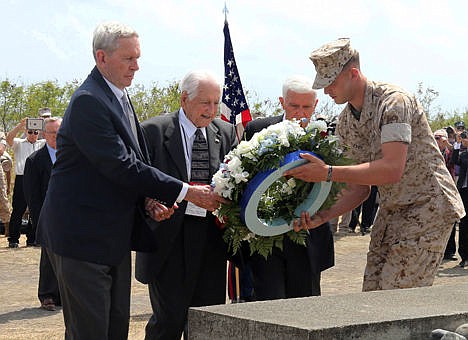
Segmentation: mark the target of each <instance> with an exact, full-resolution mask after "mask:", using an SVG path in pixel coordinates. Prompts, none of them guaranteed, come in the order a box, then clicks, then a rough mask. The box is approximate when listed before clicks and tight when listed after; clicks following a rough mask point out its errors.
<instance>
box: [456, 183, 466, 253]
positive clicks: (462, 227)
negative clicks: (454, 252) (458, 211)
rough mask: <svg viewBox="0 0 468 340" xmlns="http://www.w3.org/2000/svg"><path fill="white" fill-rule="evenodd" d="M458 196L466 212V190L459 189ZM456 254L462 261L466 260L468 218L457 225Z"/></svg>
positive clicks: (464, 218)
mask: <svg viewBox="0 0 468 340" xmlns="http://www.w3.org/2000/svg"><path fill="white" fill-rule="evenodd" d="M460 196H461V198H462V201H463V206H464V207H465V210H468V188H463V189H460ZM458 254H460V257H461V259H462V260H468V218H467V217H466V216H465V217H463V218H462V219H461V220H460V224H459V225H458Z"/></svg>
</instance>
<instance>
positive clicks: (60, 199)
mask: <svg viewBox="0 0 468 340" xmlns="http://www.w3.org/2000/svg"><path fill="white" fill-rule="evenodd" d="M134 118H135V120H136V117H134ZM137 130H138V142H139V145H140V146H138V145H137V143H136V140H135V138H134V136H133V134H132V132H131V127H130V124H129V122H128V119H127V118H126V116H125V115H124V112H123V109H122V106H121V105H120V102H119V100H118V99H117V98H116V96H115V95H114V93H113V92H112V90H111V89H110V88H109V86H108V85H107V83H106V82H105V80H104V78H103V77H102V75H101V74H100V72H99V70H98V69H97V68H96V67H95V68H94V69H93V70H92V71H91V74H90V75H89V76H88V77H87V79H86V80H85V81H84V82H83V84H82V85H81V86H80V87H79V88H78V89H77V90H76V91H75V93H74V94H73V96H72V98H71V101H70V104H69V105H68V108H67V110H66V111H65V115H64V117H63V121H62V124H61V126H60V129H59V131H58V134H57V161H56V162H55V164H54V167H53V169H52V173H51V178H50V182H49V188H48V191H47V195H46V198H45V201H44V205H43V207H42V210H41V214H40V217H39V223H38V231H37V235H38V237H39V242H40V243H41V245H43V246H45V247H47V248H49V249H50V250H52V251H53V252H54V253H56V254H58V255H61V256H65V257H70V258H73V259H77V260H82V261H88V262H93V263H98V264H104V265H116V264H119V263H120V262H121V260H122V258H123V257H124V256H125V255H126V254H128V251H129V250H130V249H131V234H132V229H134V226H135V225H138V226H140V224H139V223H138V224H135V221H136V218H139V217H140V213H141V205H142V204H143V203H142V202H143V200H144V197H151V198H155V199H157V200H159V201H160V202H162V203H163V204H168V205H172V204H173V203H174V202H175V200H176V199H177V196H178V194H179V193H180V190H181V188H182V182H181V181H180V180H177V179H174V178H172V177H170V176H167V175H166V174H164V173H163V172H161V171H160V170H158V169H156V168H153V167H151V166H149V165H148V164H149V156H148V151H147V148H146V144H145V140H144V138H143V136H142V132H141V128H140V126H139V124H138V122H137Z"/></svg>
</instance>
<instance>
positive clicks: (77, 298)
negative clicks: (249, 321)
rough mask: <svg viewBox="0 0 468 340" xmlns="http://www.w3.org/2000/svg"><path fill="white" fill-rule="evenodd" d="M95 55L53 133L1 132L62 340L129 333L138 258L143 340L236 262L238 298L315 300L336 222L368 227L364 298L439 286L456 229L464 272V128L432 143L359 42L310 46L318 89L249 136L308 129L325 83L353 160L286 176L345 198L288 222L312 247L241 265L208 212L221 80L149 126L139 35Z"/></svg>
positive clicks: (224, 133) (45, 299)
mask: <svg viewBox="0 0 468 340" xmlns="http://www.w3.org/2000/svg"><path fill="white" fill-rule="evenodd" d="M92 46H93V57H94V60H95V67H94V68H93V69H92V71H91V73H90V75H89V76H88V78H87V79H86V80H85V81H84V82H83V84H82V85H81V86H80V87H79V88H78V89H77V90H76V92H75V93H74V94H73V96H72V98H71V100H70V103H69V106H68V108H67V110H66V112H65V114H64V116H63V120H62V118H58V117H52V114H51V112H50V110H48V109H41V110H40V113H39V115H40V117H41V118H44V120H43V127H41V128H32V127H31V126H30V124H29V123H28V119H23V120H22V121H21V122H19V123H18V125H17V126H15V128H13V129H12V131H10V132H9V133H8V134H7V136H6V137H5V136H4V135H2V136H0V137H1V138H0V155H6V148H7V146H10V147H11V148H12V151H13V154H14V163H15V167H14V170H15V182H14V188H13V199H12V207H10V206H9V200H8V193H9V183H10V180H9V179H8V177H7V176H5V174H6V173H7V172H9V168H8V162H5V166H4V165H3V162H2V167H0V189H1V195H0V196H1V197H0V204H1V210H0V212H1V215H0V218H1V220H2V222H3V225H4V229H5V233H6V234H8V246H9V247H10V248H13V249H14V248H18V246H19V236H20V229H21V226H22V219H23V216H24V214H25V211H26V209H27V207H28V208H29V209H28V210H29V219H28V221H29V222H28V223H29V226H28V227H27V241H26V242H27V246H40V247H41V259H40V278H39V284H38V297H39V300H40V302H41V306H42V308H43V309H45V310H55V309H56V307H57V306H63V317H64V322H65V338H67V339H126V338H127V334H128V327H129V316H130V282H131V280H130V279H131V256H130V254H131V251H132V250H134V251H136V252H137V256H136V263H135V266H136V268H135V273H136V278H137V280H139V281H140V282H142V283H145V284H147V285H148V291H149V299H150V301H151V306H152V308H153V315H152V316H151V317H150V319H149V320H148V323H147V326H146V339H180V337H181V335H182V334H186V332H187V330H186V323H187V313H188V309H189V307H192V306H206V305H213V304H223V303H225V301H226V296H225V291H226V284H227V282H226V263H227V261H228V260H230V261H231V262H232V263H235V264H236V265H237V266H239V267H240V272H241V273H240V277H241V286H242V288H243V291H244V292H245V296H242V298H243V299H244V300H247V301H250V300H271V299H280V298H293V297H306V296H314V295H320V277H321V272H322V271H323V270H326V269H328V268H330V267H332V266H333V265H334V245H333V232H334V231H337V230H338V228H341V227H343V228H345V229H349V230H352V231H355V229H356V226H357V225H358V224H359V225H360V231H361V233H363V234H365V233H369V232H370V233H371V242H370V247H369V252H368V255H367V266H366V268H365V274H364V282H363V291H370V290H382V289H396V288H409V287H421V286H430V285H432V283H433V280H434V276H435V274H436V271H437V268H438V266H439V264H440V262H441V261H442V259H443V258H445V259H456V247H455V244H454V243H455V238H454V236H453V235H454V232H455V230H456V224H457V223H458V226H459V228H458V229H459V237H458V240H459V244H458V253H459V255H460V257H461V262H460V264H459V265H460V266H461V267H465V266H468V262H467V261H468V248H467V246H468V244H467V242H468V239H467V237H468V236H467V229H468V219H467V218H466V217H465V209H464V207H466V204H468V181H467V170H468V151H467V147H468V136H467V134H466V133H465V132H464V124H463V122H459V123H457V124H455V127H454V128H451V127H448V128H446V129H442V130H437V131H435V132H434V133H432V131H431V130H430V127H429V124H428V122H427V118H426V115H425V113H424V112H423V110H422V107H421V105H420V104H419V103H418V102H417V100H416V99H415V98H414V96H413V95H411V94H409V93H407V92H406V91H404V90H403V89H401V88H398V87H396V86H394V85H390V84H386V83H378V82H373V81H370V80H368V79H367V78H366V77H365V76H364V75H363V73H362V72H361V69H360V60H359V53H358V52H357V51H356V50H355V49H353V48H352V47H351V44H350V41H349V39H338V40H336V41H333V42H330V43H328V44H325V45H323V46H322V47H320V48H318V49H316V50H314V51H313V52H312V54H311V57H310V58H311V60H312V62H313V63H314V65H315V70H316V73H317V76H316V78H315V80H312V79H309V78H307V77H305V76H292V77H290V78H288V79H287V80H286V81H285V82H284V84H283V89H282V95H281V96H280V97H279V101H280V104H281V106H282V108H283V111H284V114H283V115H280V116H277V117H272V118H264V119H257V120H254V121H251V122H249V123H248V125H247V126H246V129H245V134H244V138H245V139H247V140H248V139H250V138H251V137H252V135H253V134H254V133H255V132H257V131H260V130H261V129H263V128H265V127H267V126H269V125H271V124H275V123H277V122H280V121H282V120H285V119H290V120H291V119H297V120H300V121H301V123H302V124H303V125H306V124H307V122H309V121H310V120H311V119H313V113H314V110H315V107H316V105H317V92H316V90H317V89H322V88H323V89H324V92H325V94H328V95H330V97H331V98H332V99H333V100H334V101H335V102H336V103H337V104H346V106H345V108H344V110H343V112H342V113H341V114H340V116H339V118H338V123H337V126H336V134H337V135H338V136H339V138H340V140H341V142H342V143H343V145H344V146H346V147H347V149H346V150H347V151H346V152H347V156H348V157H350V158H351V159H353V160H354V161H355V164H353V165H348V166H332V165H328V164H325V163H324V162H323V161H321V160H320V159H318V158H314V157H311V156H309V155H307V154H305V155H302V157H303V158H305V159H307V161H308V162H307V163H306V164H305V165H302V166H300V167H297V168H295V169H291V170H289V171H287V172H286V173H285V175H288V176H294V177H296V178H299V179H302V180H305V181H309V182H319V181H338V182H344V183H346V184H347V186H346V188H345V189H344V190H343V191H342V192H341V193H340V195H339V198H338V200H337V202H336V203H335V204H334V205H333V206H332V207H330V208H329V209H326V210H322V211H320V212H318V213H317V214H315V215H314V216H309V214H308V213H307V212H303V213H302V214H301V216H300V217H299V218H298V219H297V220H295V221H294V222H293V226H294V229H295V230H300V229H307V230H308V236H307V239H306V244H307V247H303V246H300V245H297V244H295V243H293V242H291V241H290V240H289V239H288V238H285V239H284V241H283V244H282V251H280V250H279V249H278V248H275V249H274V251H273V254H271V256H269V257H268V258H267V259H265V258H263V257H261V256H258V255H250V254H249V253H248V252H240V258H239V256H238V257H231V256H230V254H229V253H228V249H227V246H226V244H225V242H224V241H223V239H222V236H223V227H222V225H221V224H220V223H218V222H217V221H216V219H215V218H214V216H213V215H212V214H211V213H210V212H211V211H213V210H215V209H216V208H217V207H218V206H219V204H220V203H221V202H226V201H225V200H224V199H223V198H221V197H219V196H217V195H216V194H214V192H213V191H212V188H211V187H210V181H211V178H212V176H213V174H214V173H215V172H216V171H217V169H218V167H219V164H220V163H221V162H222V161H223V159H224V156H225V155H226V154H227V153H228V152H229V151H230V150H232V149H233V148H234V147H235V146H236V145H237V143H238V140H237V137H236V132H235V128H234V126H233V125H232V124H230V123H228V122H224V121H222V120H221V119H219V118H216V116H217V113H218V104H219V102H220V97H221V83H220V82H219V80H218V79H217V77H216V76H215V75H213V74H212V73H211V72H209V71H191V72H188V73H187V75H186V76H185V77H184V78H183V79H182V81H181V82H180V88H179V89H180V108H179V109H178V110H176V111H175V112H172V113H169V114H164V115H160V116H157V117H154V118H151V119H149V120H147V121H145V122H143V123H142V124H141V125H140V123H139V122H138V119H137V117H136V115H135V113H134V110H133V105H132V101H131V99H130V98H129V96H128V93H127V90H126V88H127V87H129V86H130V85H131V83H132V80H133V77H134V74H135V72H137V71H138V70H139V64H138V59H139V57H140V45H139V36H138V34H137V32H136V31H135V30H133V29H132V28H131V27H129V26H127V25H124V24H121V23H115V22H108V23H102V24H100V25H98V26H97V27H96V29H95V31H94V35H93V45H92ZM19 134H21V136H19ZM40 137H43V138H40ZM415 140H416V141H417V143H415V142H414V141H415ZM56 151H57V152H56ZM9 167H10V168H12V165H11V158H10V163H9ZM455 182H456V183H457V185H455ZM377 197H378V199H377ZM377 209H378V210H379V212H378V213H377ZM376 213H377V214H376ZM376 215H377V216H376ZM340 216H341V217H340ZM360 216H361V217H360ZM340 220H341V224H339V226H338V227H337V223H338V221H340ZM238 294H239V293H238Z"/></svg>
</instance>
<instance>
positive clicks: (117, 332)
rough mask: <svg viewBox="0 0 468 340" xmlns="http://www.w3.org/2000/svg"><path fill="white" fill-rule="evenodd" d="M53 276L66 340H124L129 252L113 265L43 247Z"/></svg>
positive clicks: (126, 319) (128, 302)
mask: <svg viewBox="0 0 468 340" xmlns="http://www.w3.org/2000/svg"><path fill="white" fill-rule="evenodd" d="M47 254H48V255H49V259H50V262H51V264H52V267H53V268H54V271H55V273H56V275H57V280H58V284H59V288H60V295H61V299H62V305H63V319H64V321H65V339H66V340H81V339H86V340H124V339H127V337H128V326H129V320H130V273H131V259H130V252H128V254H127V255H125V258H124V259H122V261H121V263H120V264H118V265H116V266H110V265H103V264H97V263H91V262H85V261H80V260H75V259H71V258H68V257H63V256H60V255H58V254H56V253H54V252H53V251H51V250H50V249H47Z"/></svg>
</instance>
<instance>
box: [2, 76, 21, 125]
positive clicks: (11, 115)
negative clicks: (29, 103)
mask: <svg viewBox="0 0 468 340" xmlns="http://www.w3.org/2000/svg"><path fill="white" fill-rule="evenodd" d="M24 92H25V90H24V87H23V86H18V85H16V84H14V83H12V82H10V81H9V80H8V79H5V80H4V81H2V82H1V85H0V119H1V124H2V126H1V129H2V130H3V131H9V130H10V129H11V128H12V127H13V125H14V123H13V122H14V121H17V120H20V119H21V117H22V115H23V112H24V110H25V95H24Z"/></svg>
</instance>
